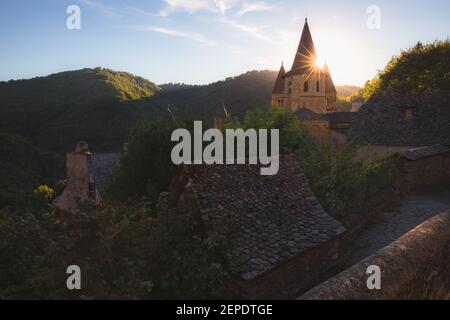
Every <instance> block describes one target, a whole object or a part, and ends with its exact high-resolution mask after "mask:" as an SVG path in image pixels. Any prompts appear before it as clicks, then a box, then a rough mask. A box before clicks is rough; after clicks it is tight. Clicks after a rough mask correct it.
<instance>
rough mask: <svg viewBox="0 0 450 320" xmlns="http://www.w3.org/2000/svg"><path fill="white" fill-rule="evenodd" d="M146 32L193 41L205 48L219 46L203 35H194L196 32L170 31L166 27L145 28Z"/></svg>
mask: <svg viewBox="0 0 450 320" xmlns="http://www.w3.org/2000/svg"><path fill="white" fill-rule="evenodd" d="M144 31H150V32H156V33H162V34H165V35H168V36H172V37H179V38H187V39H190V40H193V41H195V42H198V43H201V44H203V45H205V46H216V45H217V44H216V43H215V42H213V41H210V40H208V39H207V38H205V37H204V36H202V35H201V34H198V33H194V32H185V31H179V30H176V29H170V28H164V27H148V28H144Z"/></svg>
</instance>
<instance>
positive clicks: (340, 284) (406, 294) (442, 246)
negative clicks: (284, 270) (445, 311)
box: [300, 211, 450, 300]
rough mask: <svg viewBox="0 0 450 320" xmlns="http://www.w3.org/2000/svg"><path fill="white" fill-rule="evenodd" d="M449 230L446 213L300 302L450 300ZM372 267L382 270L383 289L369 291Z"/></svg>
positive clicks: (306, 295) (428, 221) (449, 221)
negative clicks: (367, 283)
mask: <svg viewBox="0 0 450 320" xmlns="http://www.w3.org/2000/svg"><path fill="white" fill-rule="evenodd" d="M449 230H450V211H445V212H443V213H441V214H438V215H436V216H434V217H433V218H431V219H429V220H427V221H426V222H424V223H423V224H421V225H419V226H418V227H417V228H415V229H413V230H412V231H410V232H409V233H407V234H405V235H404V236H403V237H401V238H400V239H398V240H397V241H395V242H393V243H391V244H390V245H388V246H387V247H385V248H384V249H382V250H381V251H379V252H378V253H376V254H375V255H373V256H371V257H369V258H367V259H365V260H363V261H362V262H360V263H358V264H356V265H354V266H353V267H351V268H350V269H348V270H346V271H344V272H342V273H340V274H339V275H337V276H335V277H333V278H331V279H329V280H328V281H326V282H324V283H322V284H321V285H319V286H317V287H316V288H314V289H312V290H311V291H309V292H307V293H306V294H304V295H303V296H301V297H300V299H305V300H343V299H380V300H381V299H450V268H449V266H450V231H449ZM371 265H377V266H379V267H380V268H381V286H382V288H381V290H369V289H368V288H367V285H366V282H367V279H368V275H367V274H366V271H367V268H368V267H369V266H371Z"/></svg>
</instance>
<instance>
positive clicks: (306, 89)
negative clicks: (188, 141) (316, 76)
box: [303, 81, 309, 92]
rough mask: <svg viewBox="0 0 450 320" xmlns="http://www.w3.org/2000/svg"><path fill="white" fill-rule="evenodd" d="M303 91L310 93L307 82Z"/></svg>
mask: <svg viewBox="0 0 450 320" xmlns="http://www.w3.org/2000/svg"><path fill="white" fill-rule="evenodd" d="M303 91H304V92H308V91H309V82H308V81H305V83H304V84H303Z"/></svg>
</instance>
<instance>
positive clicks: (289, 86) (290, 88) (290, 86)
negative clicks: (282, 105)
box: [288, 82, 292, 94]
mask: <svg viewBox="0 0 450 320" xmlns="http://www.w3.org/2000/svg"><path fill="white" fill-rule="evenodd" d="M288 91H289V94H291V93H292V82H289V85H288Z"/></svg>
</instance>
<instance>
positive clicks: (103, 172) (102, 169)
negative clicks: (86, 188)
mask: <svg viewBox="0 0 450 320" xmlns="http://www.w3.org/2000/svg"><path fill="white" fill-rule="evenodd" d="M122 156H123V154H122V153H120V152H117V153H94V154H92V155H91V160H90V162H89V173H90V174H91V175H92V177H93V178H94V181H95V186H96V187H97V190H98V191H99V192H100V194H103V193H104V192H105V189H106V187H107V185H108V182H109V178H110V177H111V175H112V173H113V171H114V169H115V168H117V167H118V166H119V164H120V160H121V159H122Z"/></svg>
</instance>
